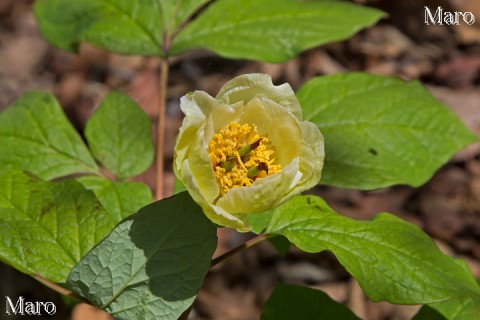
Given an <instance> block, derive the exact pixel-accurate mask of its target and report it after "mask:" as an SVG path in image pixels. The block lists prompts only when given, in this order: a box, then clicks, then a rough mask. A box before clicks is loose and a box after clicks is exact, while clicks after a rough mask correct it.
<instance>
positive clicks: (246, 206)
mask: <svg viewBox="0 0 480 320" xmlns="http://www.w3.org/2000/svg"><path fill="white" fill-rule="evenodd" d="M300 177H301V174H300V172H299V161H298V159H294V160H293V161H292V162H291V163H290V164H289V165H288V166H287V167H285V168H283V170H282V171H280V172H279V173H276V174H272V175H271V176H267V177H265V178H263V179H258V180H257V181H255V182H254V183H253V184H252V185H251V186H248V187H241V188H233V189H231V190H230V191H228V192H227V193H226V194H225V195H224V196H223V197H222V198H220V199H219V200H218V202H217V206H219V207H221V208H222V209H224V210H226V211H228V212H231V213H245V214H247V213H255V212H263V211H267V210H269V209H271V208H272V207H274V206H276V205H278V204H280V202H281V201H283V200H285V199H284V198H285V195H286V194H288V193H289V191H290V190H291V189H292V188H293V187H294V185H295V184H296V183H297V182H298V179H299V178H300Z"/></svg>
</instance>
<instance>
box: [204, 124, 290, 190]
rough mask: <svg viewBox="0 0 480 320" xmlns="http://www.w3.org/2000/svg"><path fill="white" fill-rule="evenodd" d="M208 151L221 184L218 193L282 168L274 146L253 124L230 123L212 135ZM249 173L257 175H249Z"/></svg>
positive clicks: (250, 182) (248, 182)
mask: <svg viewBox="0 0 480 320" xmlns="http://www.w3.org/2000/svg"><path fill="white" fill-rule="evenodd" d="M208 152H209V154H210V159H211V161H212V166H213V171H214V174H215V177H216V178H217V182H218V183H219V185H220V196H223V195H225V193H227V192H228V191H229V190H230V189H232V188H238V187H244V186H250V185H251V184H252V183H253V182H254V181H255V180H256V179H261V178H264V177H266V176H268V175H271V174H274V173H277V172H279V171H281V169H282V167H281V165H280V164H275V158H273V157H272V156H273V154H274V153H275V147H274V146H272V145H271V143H270V141H269V140H268V138H267V137H266V136H262V137H260V136H259V135H258V134H257V127H256V126H255V125H252V126H251V125H249V124H247V123H245V124H242V125H241V124H239V123H237V122H230V123H229V124H228V125H227V126H226V127H225V128H224V129H221V130H220V132H219V133H216V134H214V135H213V137H212V139H211V140H210V142H209V144H208ZM254 168H255V169H254ZM249 170H250V174H249ZM252 172H254V173H255V172H258V174H257V175H255V176H253V177H252ZM249 175H250V177H249Z"/></svg>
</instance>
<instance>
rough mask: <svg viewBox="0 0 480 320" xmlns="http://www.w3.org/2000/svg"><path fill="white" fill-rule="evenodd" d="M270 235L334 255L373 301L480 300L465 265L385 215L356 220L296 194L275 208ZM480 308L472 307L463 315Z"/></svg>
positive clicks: (478, 289) (412, 228)
mask: <svg viewBox="0 0 480 320" xmlns="http://www.w3.org/2000/svg"><path fill="white" fill-rule="evenodd" d="M267 232H269V233H273V234H281V235H283V236H285V237H287V238H288V240H290V241H291V242H292V243H293V244H295V245H296V246H297V247H298V248H300V249H301V250H304V251H307V252H320V251H324V250H329V251H331V252H333V253H334V254H335V255H336V257H337V259H338V260H339V262H340V263H341V264H342V265H343V266H344V267H345V268H346V269H347V271H348V272H349V273H350V274H351V275H352V276H354V277H355V278H356V279H357V280H358V282H359V283H360V286H361V287H362V288H363V290H364V291H365V293H366V294H367V295H368V296H369V297H370V298H371V299H372V300H373V301H380V300H386V301H389V302H391V303H396V304H431V306H432V307H433V308H435V309H436V310H438V311H440V312H442V311H441V310H440V308H441V307H442V306H443V305H445V304H446V303H448V302H452V304H455V305H458V303H459V302H460V301H462V303H463V302H465V303H467V304H468V303H469V302H468V301H470V300H471V301H478V299H479V298H480V287H479V286H478V285H477V284H476V282H475V280H474V278H473V276H472V274H471V272H470V270H469V269H468V267H467V266H466V264H465V263H464V262H463V261H461V260H456V259H453V258H450V257H448V256H445V255H443V254H442V253H441V252H440V251H439V250H438V248H437V247H436V245H435V244H434V242H433V241H432V240H431V239H430V238H429V237H428V236H427V235H426V234H425V233H423V232H422V231H421V230H420V229H418V228H417V227H416V226H414V225H412V224H410V223H407V222H405V221H403V220H401V219H399V218H397V217H395V216H392V215H390V214H387V213H382V214H379V215H378V216H377V217H376V218H375V219H374V220H373V221H355V220H352V219H349V218H346V217H343V216H340V215H338V214H337V213H335V212H334V211H333V210H332V209H330V208H329V207H328V206H327V204H326V203H325V202H324V201H323V200H322V199H321V198H318V197H314V196H297V197H295V198H293V199H292V200H290V201H289V202H287V203H285V204H284V205H282V206H281V207H279V208H277V209H276V210H275V213H274V214H273V217H272V220H271V222H270V225H269V227H268V229H267ZM438 302H442V306H440V307H439V306H437V305H436V303H438ZM479 308H480V304H478V305H477V306H473V303H472V304H471V308H470V309H468V310H465V312H467V311H468V312H472V313H471V314H473V311H472V310H477V311H478V310H479ZM471 314H470V315H471ZM450 315H451V314H449V316H448V317H449V318H450Z"/></svg>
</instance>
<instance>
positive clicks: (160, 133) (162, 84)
mask: <svg viewBox="0 0 480 320" xmlns="http://www.w3.org/2000/svg"><path fill="white" fill-rule="evenodd" d="M168 67H169V65H168V59H167V58H162V59H161V62H160V79H159V93H158V122H157V162H156V169H157V183H156V194H155V199H156V200H160V199H163V195H164V192H163V169H164V149H165V148H164V146H165V117H166V103H167V88H168Z"/></svg>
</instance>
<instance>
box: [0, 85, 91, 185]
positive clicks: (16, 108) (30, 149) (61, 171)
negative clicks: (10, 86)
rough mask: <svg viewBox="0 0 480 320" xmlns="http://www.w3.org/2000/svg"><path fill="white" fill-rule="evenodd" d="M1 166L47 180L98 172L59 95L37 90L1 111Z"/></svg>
mask: <svg viewBox="0 0 480 320" xmlns="http://www.w3.org/2000/svg"><path fill="white" fill-rule="evenodd" d="M0 166H2V167H11V168H17V169H21V170H25V171H28V172H30V173H32V174H34V175H36V176H38V177H40V178H42V179H47V180H48V179H53V178H57V177H61V176H66V175H70V174H74V173H95V172H97V171H98V167H97V165H96V164H95V161H94V160H93V158H92V156H91V155H90V153H89V151H88V149H87V148H86V146H85V144H84V143H83V141H82V139H81V138H80V136H79V135H78V134H77V132H76V131H75V129H74V128H73V126H72V125H71V124H70V122H68V120H67V118H66V117H65V114H64V113H63V112H62V109H61V107H60V106H59V104H58V102H57V101H56V100H55V98H54V97H53V96H52V95H50V94H47V93H43V92H37V91H34V92H29V93H27V94H25V95H24V96H22V97H21V98H20V99H19V100H18V101H17V102H15V103H14V104H13V105H11V106H10V107H8V108H7V109H6V110H5V111H4V112H2V113H1V114H0Z"/></svg>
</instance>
